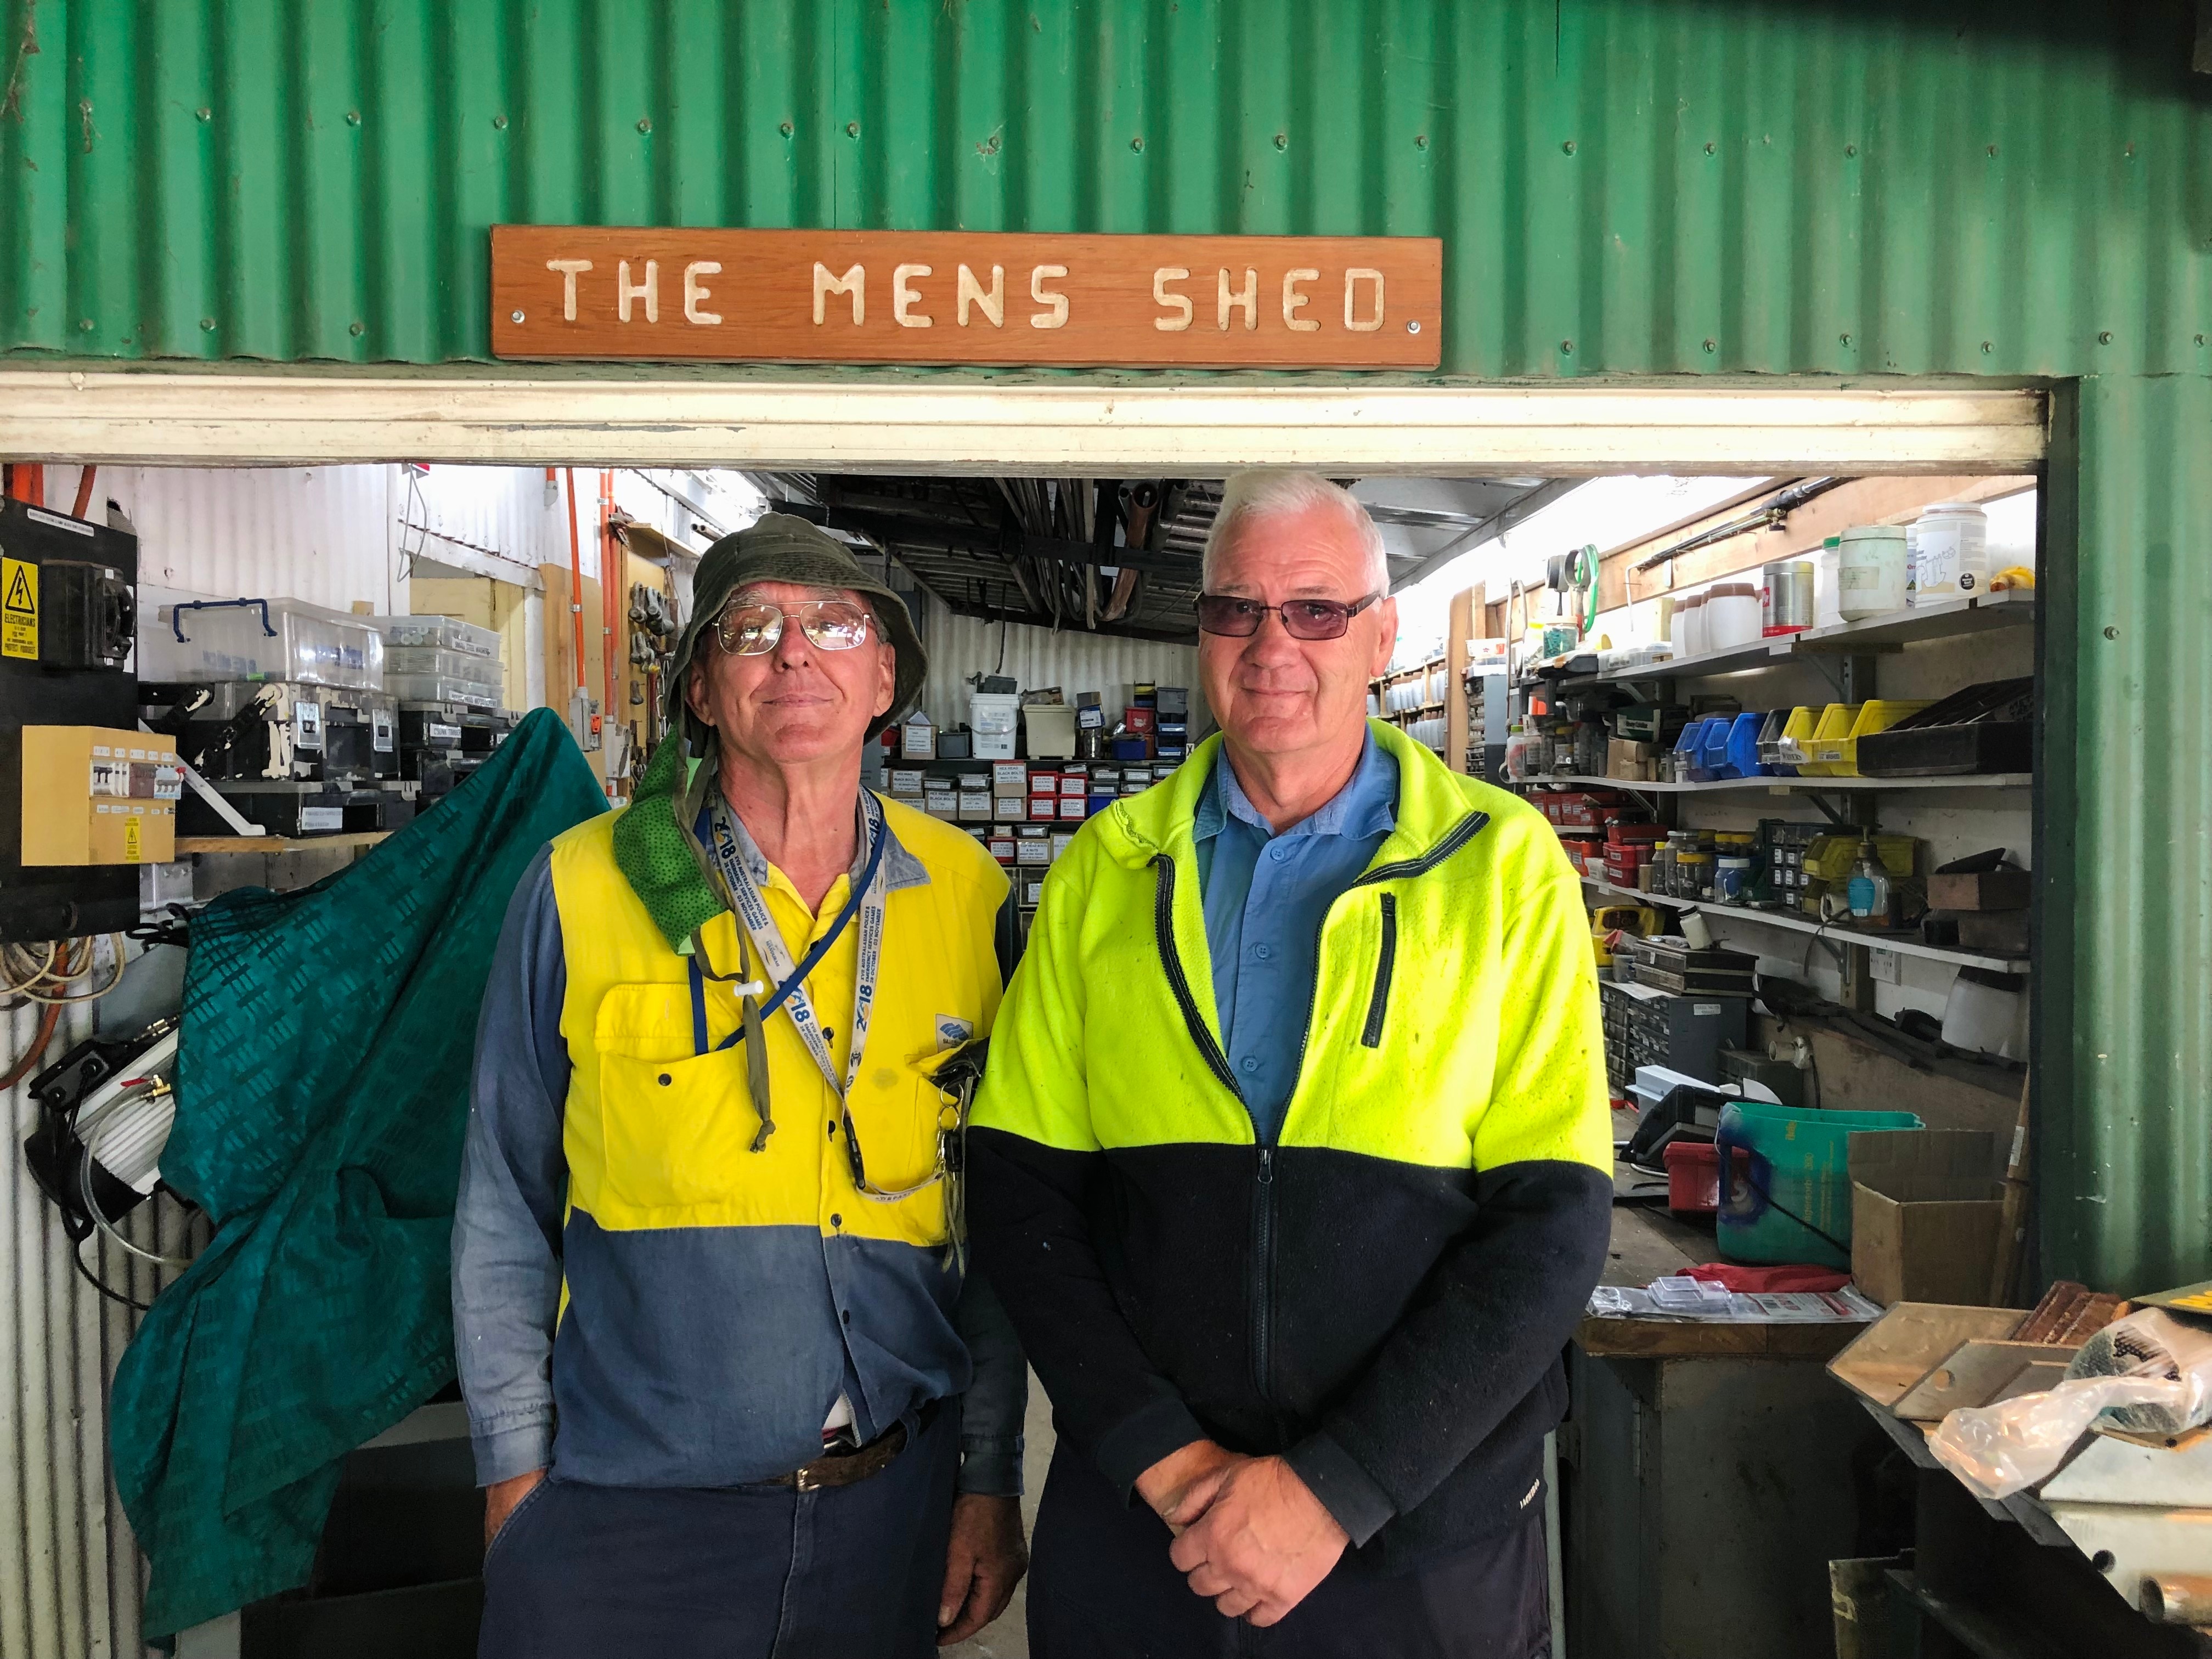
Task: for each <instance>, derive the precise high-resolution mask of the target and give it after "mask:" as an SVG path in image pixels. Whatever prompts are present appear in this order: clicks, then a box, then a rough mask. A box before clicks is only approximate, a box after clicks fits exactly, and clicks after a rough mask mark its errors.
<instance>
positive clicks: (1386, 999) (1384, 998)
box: [1316, 893, 1398, 1048]
mask: <svg viewBox="0 0 2212 1659" xmlns="http://www.w3.org/2000/svg"><path fill="white" fill-rule="evenodd" d="M1397 959H1398V896H1397V895H1396V894H1395V893H1385V894H1383V945H1382V948H1381V949H1380V950H1378V951H1376V953H1375V989H1374V991H1373V993H1372V994H1370V996H1369V997H1368V999H1367V1024H1365V1026H1364V1027H1363V1028H1362V1029H1361V1030H1360V1033H1359V1041H1360V1042H1361V1043H1362V1044H1363V1045H1364V1046H1365V1047H1367V1048H1381V1047H1382V1046H1383V1012H1384V1011H1385V1010H1387V1009H1388V1008H1389V1006H1390V973H1391V969H1393V967H1394V966H1395V964H1396V963H1397ZM1318 988H1319V987H1316V990H1317V989H1318Z"/></svg>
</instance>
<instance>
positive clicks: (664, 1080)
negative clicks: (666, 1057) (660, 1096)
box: [660, 1072, 668, 1089]
mask: <svg viewBox="0 0 2212 1659" xmlns="http://www.w3.org/2000/svg"><path fill="white" fill-rule="evenodd" d="M660 1086H661V1087H662V1088H664V1089H665V1088H666V1087H667V1086H668V1073H665V1072H663V1073H661V1074H660Z"/></svg>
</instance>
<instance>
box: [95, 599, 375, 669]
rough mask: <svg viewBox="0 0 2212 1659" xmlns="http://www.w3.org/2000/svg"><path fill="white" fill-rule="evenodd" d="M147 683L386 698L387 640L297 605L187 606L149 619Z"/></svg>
mask: <svg viewBox="0 0 2212 1659" xmlns="http://www.w3.org/2000/svg"><path fill="white" fill-rule="evenodd" d="M138 678H140V679H142V680H297V681H300V682H301V683H303V684H308V685H331V686H340V687H343V688H344V689H346V690H353V691H381V690H384V689H385V684H384V635H381V634H380V633H378V632H377V631H376V629H374V628H371V627H370V626H369V625H368V623H367V622H366V621H364V620H362V619H361V618H358V617H339V616H337V614H335V613H334V612H331V611H324V610H322V609H321V608H320V607H319V606H316V605H304V604H302V603H301V602H300V601H299V600H297V599H188V600H179V601H177V602H176V603H174V604H172V605H161V606H159V607H157V608H156V609H155V611H154V614H153V616H152V617H150V618H142V620H141V623H140V625H139V635H138Z"/></svg>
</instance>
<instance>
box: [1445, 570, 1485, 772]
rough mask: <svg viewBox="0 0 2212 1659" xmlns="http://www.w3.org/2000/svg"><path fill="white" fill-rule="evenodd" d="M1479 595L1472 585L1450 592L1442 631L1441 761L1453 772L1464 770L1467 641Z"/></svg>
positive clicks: (1465, 757)
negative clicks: (1449, 606) (1442, 715)
mask: <svg viewBox="0 0 2212 1659" xmlns="http://www.w3.org/2000/svg"><path fill="white" fill-rule="evenodd" d="M1478 598H1480V592H1479V590H1477V589H1475V588H1472V587H1470V588H1468V589H1467V590H1466V591H1465V592H1460V593H1455V594H1453V595H1452V598H1451V613H1450V617H1449V623H1448V625H1447V627H1446V629H1445V633H1444V764H1445V765H1446V766H1447V767H1449V768H1450V769H1452V770H1453V771H1455V772H1464V771H1466V770H1467V743H1468V732H1467V642H1468V641H1469V640H1471V639H1473V638H1474V613H1475V601H1476V600H1477V599H1478Z"/></svg>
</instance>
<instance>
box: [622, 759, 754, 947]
mask: <svg viewBox="0 0 2212 1659" xmlns="http://www.w3.org/2000/svg"><path fill="white" fill-rule="evenodd" d="M684 750H685V744H684V739H683V738H681V737H679V736H678V735H677V734H676V733H674V732H671V733H670V734H669V735H668V736H667V738H665V739H664V740H663V741H662V743H661V745H660V747H659V748H658V749H656V750H653V762H652V763H651V764H650V765H648V766H647V768H646V769H645V775H644V776H643V777H642V778H641V779H639V780H638V784H637V792H636V793H635V794H634V795H633V796H632V797H631V798H630V804H629V807H628V809H627V810H625V811H623V815H622V816H621V817H618V818H617V819H616V820H615V827H614V853H615V863H616V866H617V867H618V868H619V869H620V870H621V871H622V872H623V879H624V880H626V881H627V882H629V884H630V890H631V891H632V892H634V893H635V894H636V895H637V896H638V902H640V903H641V904H643V905H644V906H645V913H646V914H647V915H649V916H651V917H652V918H653V927H656V928H658V929H659V933H660V936H661V938H663V939H666V940H667V941H668V948H669V949H670V950H671V951H678V952H679V953H681V952H683V951H688V950H690V948H691V935H692V934H693V933H696V932H697V931H698V930H699V929H700V928H702V927H705V926H706V925H707V924H708V922H710V921H713V920H714V918H715V917H716V916H718V915H721V914H722V912H723V911H724V910H725V909H726V908H728V907H727V906H726V905H725V904H724V903H723V902H722V901H721V898H720V896H719V895H718V894H717V893H716V892H715V891H714V884H712V883H711V882H709V881H708V879H707V872H706V871H705V870H704V868H702V866H701V864H700V860H699V854H698V849H697V847H696V843H695V842H694V841H693V838H692V836H691V832H690V828H689V827H688V826H689V824H690V819H691V817H693V816H696V810H697V803H698V801H699V800H700V799H702V797H703V793H704V792H705V790H706V789H707V788H708V785H709V783H710V781H711V780H712V778H713V776H714V763H713V762H712V761H711V760H708V761H702V762H701V763H699V764H698V766H697V768H696V771H695V769H694V768H693V767H692V766H691V764H690V760H689V758H688V757H687V756H686V755H685V753H684Z"/></svg>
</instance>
